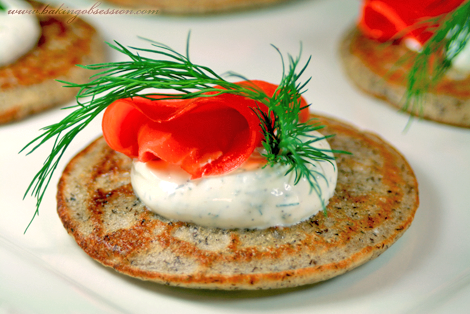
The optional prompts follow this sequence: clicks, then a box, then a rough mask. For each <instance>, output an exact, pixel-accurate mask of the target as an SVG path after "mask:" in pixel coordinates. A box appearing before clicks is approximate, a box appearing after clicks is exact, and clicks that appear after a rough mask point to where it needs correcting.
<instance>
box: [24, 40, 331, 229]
mask: <svg viewBox="0 0 470 314" xmlns="http://www.w3.org/2000/svg"><path fill="white" fill-rule="evenodd" d="M145 40H147V41H148V42H150V44H151V45H152V46H153V49H144V48H136V47H130V49H132V50H133V51H135V52H133V51H131V50H130V49H128V48H126V47H124V46H123V45H121V44H120V43H118V42H115V44H110V43H107V44H108V45H109V46H110V47H111V48H112V49H114V50H116V51H118V52H120V53H122V54H124V55H126V56H127V57H129V58H130V60H129V61H123V62H111V63H101V64H94V65H80V67H82V68H84V69H88V70H94V71H100V72H99V73H97V74H95V75H93V76H91V78H90V79H91V81H90V82H88V83H84V84H76V83H71V82H65V81H60V82H62V83H64V84H65V87H76V88H79V92H78V94H77V96H76V99H77V104H76V105H74V106H71V107H68V108H64V109H75V110H74V111H73V112H72V113H70V114H69V115H68V116H67V117H65V118H64V119H63V120H62V121H60V122H58V123H55V124H52V125H49V126H47V127H44V128H43V129H42V131H43V133H42V134H41V135H39V136H38V137H36V138H35V139H34V140H32V141H31V142H30V143H28V144H27V145H26V146H25V147H24V148H23V149H22V150H21V152H23V151H25V150H27V149H28V150H29V152H28V153H27V154H28V155H29V154H31V153H32V152H34V151H35V150H36V149H37V148H39V147H40V146H41V145H43V144H44V143H46V142H49V141H53V142H54V145H53V148H52V150H51V153H50V155H49V156H48V157H47V158H46V160H45V162H44V164H43V166H42V168H41V169H40V170H39V172H38V173H37V174H36V175H35V177H34V178H33V180H32V182H31V183H30V185H29V186H28V188H27V190H26V192H25V195H24V196H25V197H26V196H27V195H28V193H31V195H32V196H34V197H35V198H36V199H37V201H36V211H35V213H34V215H33V217H32V219H31V221H30V223H29V225H30V224H31V222H32V221H33V220H34V218H35V217H36V216H37V215H38V214H39V207H40V205H41V202H42V200H43V197H44V194H45V191H46V189H47V187H48V185H49V183H50V181H51V178H52V175H53V173H54V171H55V170H56V168H57V166H58V164H59V161H60V159H61V157H62V155H63V154H64V152H65V150H66V149H67V147H68V146H69V145H70V143H71V142H72V140H73V139H74V138H75V136H76V135H77V134H78V133H79V132H80V131H81V130H83V129H84V128H85V127H86V126H87V125H88V124H89V123H90V122H91V121H92V120H93V119H94V118H95V117H96V116H97V115H99V114H100V112H102V111H103V110H104V109H106V107H107V106H108V105H109V104H111V103H112V102H113V101H115V100H118V99H122V98H129V97H135V96H140V97H146V98H150V96H155V95H158V96H160V97H163V98H165V99H187V98H195V97H212V96H215V95H220V94H224V93H229V94H235V95H240V96H243V97H247V98H250V99H253V100H256V101H259V102H261V103H263V104H265V105H266V106H268V108H269V114H267V115H265V114H263V112H262V111H261V110H255V112H257V114H258V116H259V117H260V125H261V126H262V129H263V133H264V135H265V141H264V143H263V146H264V148H265V149H266V152H267V153H266V154H265V156H266V158H267V160H268V164H271V165H273V164H275V163H283V164H288V165H290V168H289V171H288V173H289V172H291V171H294V172H295V174H296V182H298V181H299V180H300V179H301V178H303V177H305V178H307V179H308V181H309V183H310V185H311V187H312V189H313V190H315V192H316V193H317V194H318V195H319V196H320V190H319V187H318V182H317V176H316V175H315V174H317V171H316V170H315V169H312V167H311V166H308V165H309V164H310V163H311V160H326V161H331V160H332V159H333V157H331V156H330V155H328V154H326V153H327V151H322V150H319V149H315V148H312V147H310V146H309V144H310V143H312V142H314V141H317V140H320V139H322V138H323V137H322V138H317V137H313V138H311V139H310V140H309V141H307V142H302V140H301V139H302V137H303V138H306V137H308V136H309V135H308V133H309V132H310V131H313V130H317V129H319V128H321V126H319V125H312V124H309V123H299V119H298V112H299V111H300V110H301V109H303V108H300V99H299V98H300V95H301V93H302V90H303V89H304V87H305V84H306V83H305V84H301V83H299V82H298V80H299V77H300V75H301V74H302V73H303V72H304V70H305V68H306V67H307V65H308V62H307V63H306V65H305V66H304V67H303V68H302V69H301V70H300V71H299V73H297V67H298V64H299V60H300V54H299V56H298V57H297V58H296V59H294V58H293V57H292V56H290V55H289V70H288V71H287V73H285V71H284V60H283V58H282V55H281V59H282V62H283V74H282V80H281V83H280V85H279V87H278V88H277V91H276V93H275V94H274V95H273V96H272V97H268V95H266V94H265V93H264V92H263V91H262V90H260V89H259V88H258V87H257V86H256V85H254V84H244V85H243V86H241V85H237V84H235V83H232V82H229V81H227V80H225V79H224V78H222V76H220V75H218V74H216V73H215V72H214V71H213V70H211V69H210V68H208V67H205V66H201V65H197V64H194V63H192V62H191V61H190V58H189V36H188V41H187V45H186V47H187V48H186V55H182V54H180V53H178V52H176V51H175V50H173V49H172V48H170V47H168V46H166V45H164V44H161V43H158V42H155V41H152V40H148V39H145ZM141 53H151V54H153V56H156V58H148V57H144V56H141V55H140V54H141ZM309 60H310V59H309ZM227 75H228V76H230V77H237V78H242V79H243V80H246V79H245V78H244V77H242V76H241V75H238V74H235V73H233V72H229V73H228V74H227ZM307 82H308V81H307ZM216 86H220V87H216ZM148 89H152V92H150V93H149V90H148ZM154 90H156V91H157V92H155V91H154ZM168 91H170V92H171V93H169V92H168ZM175 92H177V93H175ZM208 92H210V93H209V94H208ZM333 152H336V151H333ZM286 174H287V173H286ZM320 199H321V197H320ZM29 225H28V227H29ZM28 227H27V228H26V229H28Z"/></svg>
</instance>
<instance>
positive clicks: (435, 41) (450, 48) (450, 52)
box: [403, 1, 470, 116]
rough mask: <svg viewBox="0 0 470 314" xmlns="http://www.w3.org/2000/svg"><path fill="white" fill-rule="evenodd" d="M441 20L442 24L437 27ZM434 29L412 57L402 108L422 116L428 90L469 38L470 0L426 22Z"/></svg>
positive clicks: (425, 22) (449, 65) (441, 76)
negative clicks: (442, 15)
mask: <svg viewBox="0 0 470 314" xmlns="http://www.w3.org/2000/svg"><path fill="white" fill-rule="evenodd" d="M436 23H439V27H436ZM423 24H424V25H427V27H428V28H430V29H432V30H433V31H434V34H433V35H432V37H431V38H430V39H429V40H428V41H427V42H426V43H425V44H424V45H423V47H422V49H421V51H419V52H418V53H417V55H416V57H415V58H414V60H413V64H412V66H411V69H410V71H409V73H408V76H407V87H406V93H405V101H404V106H403V110H409V111H411V112H415V113H416V112H418V113H419V116H422V113H423V106H424V102H425V96H426V93H427V92H428V91H429V90H430V89H432V88H433V87H435V86H436V84H438V83H439V81H440V80H441V79H442V78H443V77H444V75H445V73H446V72H447V71H448V70H449V69H450V67H451V66H452V61H453V60H455V58H456V57H457V56H458V54H459V53H460V52H462V50H463V49H464V48H465V46H466V45H467V42H468V40H469V39H470V1H466V2H465V3H463V4H462V5H461V6H459V7H458V8H457V9H455V10H454V11H453V12H451V13H449V14H447V15H445V16H444V17H436V18H433V19H429V20H427V21H424V22H423Z"/></svg>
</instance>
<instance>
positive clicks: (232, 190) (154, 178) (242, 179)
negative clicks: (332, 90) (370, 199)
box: [131, 132, 337, 229]
mask: <svg viewBox="0 0 470 314" xmlns="http://www.w3.org/2000/svg"><path fill="white" fill-rule="evenodd" d="M315 136H318V137H323V136H322V135H321V134H320V133H318V132H315ZM312 146H315V147H317V148H320V149H326V150H330V146H329V144H328V142H327V141H326V139H322V140H321V141H317V142H315V143H314V144H312ZM248 163H249V161H248ZM313 165H314V167H315V170H317V171H319V172H320V173H322V174H323V175H324V177H322V176H321V175H317V176H316V177H317V180H318V183H319V185H320V188H321V193H320V195H321V196H322V199H323V202H324V204H325V206H326V204H328V201H329V199H330V198H331V197H332V196H333V194H334V190H335V187H336V180H337V168H336V162H335V161H334V160H332V162H331V163H330V162H313ZM287 169H288V167H287V166H280V165H279V166H275V167H269V166H268V167H266V168H264V169H262V166H257V167H256V169H250V165H249V164H245V165H243V166H241V167H240V168H238V169H236V170H235V171H233V172H230V173H228V174H226V175H223V176H210V177H204V178H202V179H197V180H189V174H187V173H186V172H185V171H183V170H181V168H179V167H178V166H174V165H168V164H166V163H164V162H163V161H153V162H148V163H142V162H138V161H134V163H133V169H132V172H131V181H132V186H133V189H134V192H135V193H136V195H137V196H138V197H139V198H140V199H141V201H142V202H143V203H144V204H145V205H146V206H147V208H149V209H150V210H152V211H154V212H156V213H157V214H160V215H161V216H163V217H166V218H169V219H174V220H178V221H184V222H193V223H196V224H198V225H202V226H208V227H218V228H227V229H229V228H251V229H264V228H268V227H271V226H289V225H293V224H297V223H299V222H301V221H303V220H305V219H307V218H309V217H311V216H312V215H314V214H316V213H317V212H318V211H320V210H322V209H323V207H322V201H321V200H320V198H319V197H318V195H317V194H316V193H315V191H312V190H311V188H310V184H309V183H308V181H307V180H306V179H302V180H301V181H300V182H299V183H298V184H296V185H294V174H292V173H291V174H289V175H287V176H286V175H285V173H286V171H287Z"/></svg>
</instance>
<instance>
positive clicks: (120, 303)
mask: <svg viewBox="0 0 470 314" xmlns="http://www.w3.org/2000/svg"><path fill="white" fill-rule="evenodd" d="M51 3H53V4H58V5H60V4H61V3H62V2H59V1H51ZM64 4H65V6H69V7H73V8H79V9H87V8H90V7H91V6H92V5H93V2H92V1H87V0H80V1H72V0H64ZM100 7H101V8H104V7H105V5H104V4H102V5H101V6H100ZM358 8H359V2H358V1H353V0H324V1H322V0H304V1H298V2H291V3H287V4H285V5H280V6H275V7H270V8H266V9H261V10H253V11H248V12H241V13H234V14H222V15H213V16H206V17H172V16H164V15H161V14H158V15H154V16H130V15H128V16H85V17H84V18H85V19H86V20H88V21H90V22H91V23H92V24H93V25H95V26H96V28H97V29H98V30H99V31H100V32H101V34H102V36H103V38H104V39H105V40H106V41H113V40H117V41H119V42H121V43H122V44H124V45H131V46H139V47H148V46H147V44H146V43H145V42H143V41H141V40H139V39H138V38H137V36H143V37H147V38H150V39H153V40H156V41H160V42H163V43H165V44H168V45H170V46H171V47H173V48H174V49H176V50H178V51H180V52H184V51H185V50H184V49H185V44H186V37H187V34H188V31H190V30H191V34H192V35H191V56H192V60H193V61H194V62H195V63H199V64H204V65H208V66H210V67H212V68H213V69H215V70H216V71H218V72H225V71H229V70H232V71H236V72H238V73H241V74H243V75H245V76H247V77H248V78H250V79H262V80H266V81H270V82H273V83H275V82H278V81H279V79H280V76H281V65H280V59H279V55H278V54H277V52H276V51H275V50H274V49H273V48H272V47H271V46H270V44H274V45H276V46H277V47H278V48H279V49H280V50H281V51H283V52H284V53H291V54H293V55H297V54H298V52H299V47H300V43H302V45H303V57H304V58H303V60H306V59H307V57H308V56H309V55H312V61H311V64H310V66H309V67H308V70H307V71H306V74H305V77H304V78H305V79H307V78H308V77H309V76H311V77H312V81H311V82H310V84H309V90H308V91H307V92H306V93H305V97H306V98H307V100H308V101H309V102H311V103H312V109H313V110H315V111H317V112H321V113H325V114H328V115H331V116H334V117H337V118H339V119H342V120H345V121H348V122H350V123H352V124H354V125H356V126H358V127H359V128H362V129H366V130H371V131H374V132H376V133H378V134H379V135H380V136H381V137H383V138H384V139H385V140H387V141H388V142H390V143H391V144H392V145H394V146H395V147H396V148H397V149H398V150H399V151H401V152H402V153H403V155H404V156H405V157H406V158H407V159H408V161H409V163H410V164H411V166H412V167H413V169H414V171H415V173H416V176H417V178H418V182H419V188H420V200H421V205H420V208H419V209H418V212H417V214H416V217H415V220H414V222H413V224H412V226H411V228H410V229H409V230H408V231H407V232H406V233H405V235H404V236H403V237H402V238H401V239H400V240H399V241H398V242H397V243H396V244H395V245H394V246H392V247H391V248H390V249H389V250H388V251H386V252H385V253H384V254H383V255H382V256H380V257H379V258H377V259H376V260H374V261H371V262H369V263H367V264H365V265H364V266H361V267H359V268H358V269H356V270H353V271H351V272H349V273H347V274H345V275H342V276H339V277H337V278H334V279H332V280H329V281H327V282H323V283H319V284H316V285H312V286H307V287H301V288H297V289H290V290H282V291H264V292H263V291H262V292H243V291H242V292H223V291H222V292H217V291H198V290H186V289H180V288H171V287H165V286H160V285H157V284H152V283H146V282H142V281H139V280H136V279H133V278H129V277H126V276H123V275H120V274H118V273H116V272H115V271H113V270H111V269H107V268H105V267H102V266H101V265H99V264H98V263H96V262H95V261H93V260H92V259H91V258H89V257H88V256H87V255H86V254H85V253H84V252H83V251H82V250H81V249H80V248H79V247H78V246H77V245H76V244H75V242H74V240H73V239H72V238H71V237H70V236H68V235H67V233H66V231H65V229H64V228H63V227H62V225H61V222H60V221H59V219H58V217H57V214H56V210H55V209H56V202H55V193H56V183H57V182H58V178H59V174H60V172H61V171H62V169H63V168H64V167H65V164H66V161H68V160H70V158H72V156H73V155H75V154H76V153H77V152H78V151H80V150H81V149H82V148H84V147H85V146H86V145H87V144H88V143H89V142H91V141H92V140H93V139H95V138H96V137H97V136H99V135H100V133H101V130H100V121H99V120H97V121H95V122H94V123H93V124H92V125H90V126H89V127H88V128H87V129H86V130H85V131H83V134H81V135H80V136H79V137H78V138H77V139H76V141H74V142H73V144H72V145H71V146H70V148H69V150H68V151H67V153H66V154H65V155H64V157H63V161H62V162H61V164H60V165H59V169H58V171H57V173H56V174H55V175H54V178H53V181H52V183H51V186H50V188H49V189H48V191H47V193H46V196H45V199H44V202H43V204H42V206H41V209H40V216H39V217H37V218H36V219H35V221H34V222H33V224H32V226H31V228H30V229H29V230H28V232H27V233H26V234H23V231H24V229H25V227H26V226H27V224H28V222H29V220H30V218H31V217H32V215H33V212H34V210H35V200H34V199H33V198H30V197H27V198H26V199H25V200H24V201H23V200H22V197H23V193H24V191H25V190H26V188H27V186H28V184H29V182H30V181H31V179H32V178H33V176H34V174H35V173H36V172H37V171H38V170H39V168H40V166H41V164H42V162H43V161H44V159H45V157H46V156H47V154H48V149H49V148H47V147H46V148H45V149H41V150H39V151H37V152H35V153H34V154H32V155H30V156H28V157H26V156H25V154H20V155H19V154H18V152H19V151H20V149H21V148H22V147H23V146H24V145H25V144H26V143H27V142H29V141H30V140H32V139H33V138H34V137H36V136H37V135H39V131H38V130H39V129H40V128H41V127H44V126H46V125H49V124H51V123H54V122H57V121H59V120H60V119H61V118H63V117H64V116H65V115H66V114H67V112H66V111H64V110H62V111H61V110H59V109H55V110H52V111H48V112H46V113H43V114H40V115H37V116H35V117H32V118H30V119H27V120H25V121H21V122H18V123H14V124H10V125H6V126H0V143H1V144H2V149H1V153H0V200H1V203H0V204H1V206H0V314H4V313H15V314H16V313H170V312H171V313H175V314H179V313H270V314H274V313H292V312H294V311H295V313H298V314H301V313H466V312H467V311H468V310H469V308H470V299H469V297H470V228H469V223H470V205H469V204H470V197H469V194H470V166H469V161H470V130H469V129H460V128H456V127H450V126H445V125H440V124H437V123H433V122H428V121H418V120H416V121H414V122H413V123H412V125H411V128H410V129H409V130H408V131H406V132H404V129H405V126H406V124H407V121H408V117H407V116H406V115H404V114H401V113H398V112H397V111H396V110H395V109H393V108H390V107H388V106H387V105H385V104H383V103H382V102H380V101H377V100H374V99H371V98H369V97H367V96H365V95H363V94H361V93H360V92H358V91H357V90H356V89H355V88H354V87H353V86H352V85H351V84H350V83H349V82H348V80H347V79H346V78H345V76H344V75H343V73H342V69H341V65H340V62H339V57H338V44H339V41H340V38H341V36H342V34H343V33H344V32H345V31H346V29H347V28H348V27H349V26H350V25H352V23H354V21H355V19H356V15H357V12H358ZM109 57H110V59H111V60H114V61H116V60H123V56H121V55H118V54H117V53H116V52H112V51H109ZM71 104H72V103H71Z"/></svg>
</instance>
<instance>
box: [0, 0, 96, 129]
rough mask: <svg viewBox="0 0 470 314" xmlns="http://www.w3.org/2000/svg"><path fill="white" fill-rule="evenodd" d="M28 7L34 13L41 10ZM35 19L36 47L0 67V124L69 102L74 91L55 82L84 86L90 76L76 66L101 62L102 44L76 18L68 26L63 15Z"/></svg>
mask: <svg viewBox="0 0 470 314" xmlns="http://www.w3.org/2000/svg"><path fill="white" fill-rule="evenodd" d="M30 3H31V4H32V5H33V7H34V8H35V9H38V10H41V9H42V7H43V4H41V3H39V2H33V1H31V2H30ZM49 9H51V8H50V7H49ZM14 17H17V16H13V18H14ZM37 19H38V21H39V25H40V30H41V35H40V38H39V41H38V42H37V44H36V45H35V46H34V47H33V48H32V49H31V50H30V51H29V52H27V53H26V54H25V55H24V56H22V57H21V58H19V59H18V60H16V61H15V62H13V63H11V64H7V65H4V66H0V123H8V122H12V121H16V120H20V119H23V118H25V117H27V116H29V115H31V114H34V113H37V112H40V111H43V110H46V109H49V108H52V107H55V106H59V105H63V104H65V103H67V102H68V101H71V100H73V99H74V97H75V95H76V93H77V91H78V89H76V88H63V87H62V85H63V84H62V83H59V82H57V81H56V80H65V81H74V82H77V83H84V82H86V81H88V78H89V76H90V73H89V72H88V71H87V70H85V69H82V68H79V67H77V66H76V65H77V64H91V63H99V62H102V61H103V60H104V44H103V42H102V40H101V38H100V36H99V34H98V33H97V32H96V30H95V29H94V28H93V27H92V26H91V25H89V24H88V23H86V22H84V21H83V20H81V19H78V18H77V19H76V20H74V22H72V23H69V22H68V19H70V16H64V15H43V14H38V15H37Z"/></svg>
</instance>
